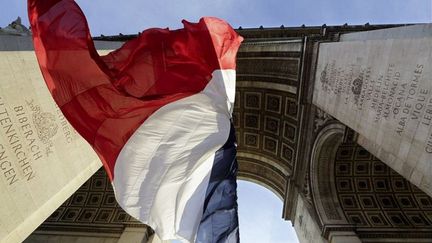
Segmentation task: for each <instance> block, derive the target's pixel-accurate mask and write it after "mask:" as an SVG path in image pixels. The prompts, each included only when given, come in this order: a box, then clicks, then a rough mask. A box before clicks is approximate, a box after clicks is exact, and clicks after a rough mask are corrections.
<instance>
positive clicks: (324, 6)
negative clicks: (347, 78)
mask: <svg viewBox="0 0 432 243" xmlns="http://www.w3.org/2000/svg"><path fill="white" fill-rule="evenodd" d="M77 2H78V3H79V4H80V6H81V7H82V9H83V11H84V12H85V14H86V16H87V18H88V22H89V25H90V29H91V31H92V34H93V36H99V35H101V34H104V35H114V34H118V33H123V34H136V33H138V32H140V31H142V30H144V29H146V28H150V27H162V28H165V27H169V28H171V29H173V28H174V29H176V28H180V27H181V23H180V22H181V20H182V19H186V20H188V21H191V22H196V21H198V19H199V18H200V17H201V16H217V17H220V18H223V19H225V20H227V21H228V22H229V23H231V25H232V26H233V27H234V28H238V27H239V26H242V27H243V28H248V27H259V26H261V25H262V26H264V27H279V26H281V25H284V26H300V25H302V24H305V25H306V26H310V25H322V24H327V25H343V24H345V23H348V24H365V23H370V24H388V23H425V22H432V17H431V16H432V6H431V5H432V3H431V2H432V1H431V0H188V1H186V0H157V1H148V0H122V1H119V0H91V1H90V0H78V1H77ZM25 3H26V1H23V0H0V26H3V27H4V26H6V25H7V24H8V23H10V22H11V21H12V20H14V19H15V18H16V17H17V16H21V17H23V20H24V23H25V24H26V25H28V21H27V18H26V16H27V14H26V6H25Z"/></svg>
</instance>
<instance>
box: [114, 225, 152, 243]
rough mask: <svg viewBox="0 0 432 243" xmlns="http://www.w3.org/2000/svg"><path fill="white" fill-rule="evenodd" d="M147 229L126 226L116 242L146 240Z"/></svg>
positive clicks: (136, 242) (142, 241)
mask: <svg viewBox="0 0 432 243" xmlns="http://www.w3.org/2000/svg"><path fill="white" fill-rule="evenodd" d="M148 238H149V235H148V230H147V228H145V227H126V228H125V229H124V231H123V233H122V235H121V236H120V239H119V240H118V242H117V243H145V242H148Z"/></svg>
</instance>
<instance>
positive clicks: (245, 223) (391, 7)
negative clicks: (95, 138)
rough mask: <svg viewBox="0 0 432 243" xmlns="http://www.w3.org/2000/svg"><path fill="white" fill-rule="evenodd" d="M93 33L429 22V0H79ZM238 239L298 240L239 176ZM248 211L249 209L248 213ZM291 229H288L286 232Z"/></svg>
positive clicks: (3, 13)
mask: <svg viewBox="0 0 432 243" xmlns="http://www.w3.org/2000/svg"><path fill="white" fill-rule="evenodd" d="M77 2H78V4H79V5H80V6H81V7H82V9H83V11H84V13H85V15H86V16H87V19H88V22H89V25H90V30H91V32H92V35H93V36H99V35H101V34H103V35H116V34H119V33H123V34H136V33H138V32H140V31H143V30H144V29H147V28H150V27H162V28H165V27H169V28H171V29H177V28H180V27H181V20H182V19H186V20H188V21H191V22H197V21H198V19H199V18H200V17H202V16H217V17H220V18H223V19H225V20H227V21H228V22H229V23H231V25H232V26H233V27H234V28H238V27H239V26H242V27H243V28H257V27H259V26H264V27H279V26H281V25H284V26H287V27H288V26H301V25H303V24H304V25H306V26H316V25H322V24H327V25H343V24H345V23H347V24H352V25H356V24H365V23H370V24H392V23H430V22H432V0H327V1H326V0H211V1H210V0H188V1H185V0H183V1H182V0H157V1H148V0H122V1H119V0H117V1H115V0H91V1H90V0H77ZM25 3H26V1H22V0H0V26H1V27H4V26H7V25H8V24H9V23H10V22H12V21H13V20H15V19H16V17H17V16H21V17H22V19H23V23H24V24H25V25H26V26H28V20H27V13H26V5H25ZM238 191H239V211H240V227H241V228H240V234H241V237H242V243H255V242H260V243H267V242H268V243H279V242H280V243H282V242H283V243H290V242H293V243H294V242H296V238H295V235H294V233H293V232H292V228H290V227H291V223H290V222H288V221H283V220H282V219H281V215H282V201H281V200H280V199H279V198H277V197H276V196H275V195H274V194H272V192H270V191H268V190H267V189H265V188H263V187H261V186H258V185H256V184H252V183H250V182H242V181H240V182H239V190H238ZM251 212H252V213H251ZM289 232H290V233H289Z"/></svg>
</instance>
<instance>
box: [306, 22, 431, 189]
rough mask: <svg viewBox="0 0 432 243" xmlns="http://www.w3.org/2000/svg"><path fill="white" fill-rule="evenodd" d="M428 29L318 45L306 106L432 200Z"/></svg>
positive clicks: (344, 37)
mask: <svg viewBox="0 0 432 243" xmlns="http://www.w3.org/2000/svg"><path fill="white" fill-rule="evenodd" d="M431 42H432V25H417V26H408V27H399V28H393V29H385V30H379V31H370V32H363V33H355V34H347V35H342V36H341V41H340V42H332V43H321V44H320V47H319V57H318V62H317V69H316V75H315V84H314V97H313V103H314V104H315V105H316V106H318V107H319V108H321V109H322V110H324V111H325V112H327V113H329V114H330V115H332V116H333V117H335V118H336V119H338V120H339V121H341V122H342V123H344V124H345V125H347V126H349V127H350V128H352V129H353V130H355V131H356V132H358V133H359V138H358V141H357V142H358V143H359V144H360V145H362V146H363V147H365V148H366V149H367V150H368V151H370V152H371V153H372V154H374V155H375V156H376V157H378V158H379V159H380V160H382V161H383V162H384V163H386V164H387V165H388V166H390V167H391V168H392V169H394V170H395V171H397V172H398V173H400V174H401V175H402V176H404V177H405V178H407V179H408V180H409V181H410V182H411V183H413V184H415V185H416V186H418V187H419V188H420V189H422V190H423V191H424V192H426V193H427V194H429V195H430V196H432V45H431V44H430V43H431Z"/></svg>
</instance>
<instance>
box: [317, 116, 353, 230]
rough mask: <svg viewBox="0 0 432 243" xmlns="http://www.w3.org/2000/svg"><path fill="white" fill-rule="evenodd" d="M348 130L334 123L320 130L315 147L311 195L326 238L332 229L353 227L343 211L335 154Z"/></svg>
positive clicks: (318, 220) (319, 223)
mask: <svg viewBox="0 0 432 243" xmlns="http://www.w3.org/2000/svg"><path fill="white" fill-rule="evenodd" d="M344 133H345V126H344V125H342V124H340V123H337V122H333V123H330V124H328V125H327V126H325V127H324V128H322V129H321V131H320V132H319V133H318V135H317V136H316V139H315V142H314V145H313V148H312V155H311V166H310V168H309V170H310V171H309V173H310V181H311V194H312V201H313V204H314V208H315V213H316V217H317V223H318V225H319V227H320V228H321V230H322V235H323V236H324V238H328V237H329V233H330V231H332V230H337V231H351V230H352V225H351V224H350V223H349V222H348V221H347V219H346V217H345V215H344V213H343V209H342V207H341V205H340V202H339V199H338V195H337V190H336V187H335V183H334V178H335V177H334V163H335V155H336V152H337V149H338V147H339V145H340V144H341V143H342V141H343V137H344Z"/></svg>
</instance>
